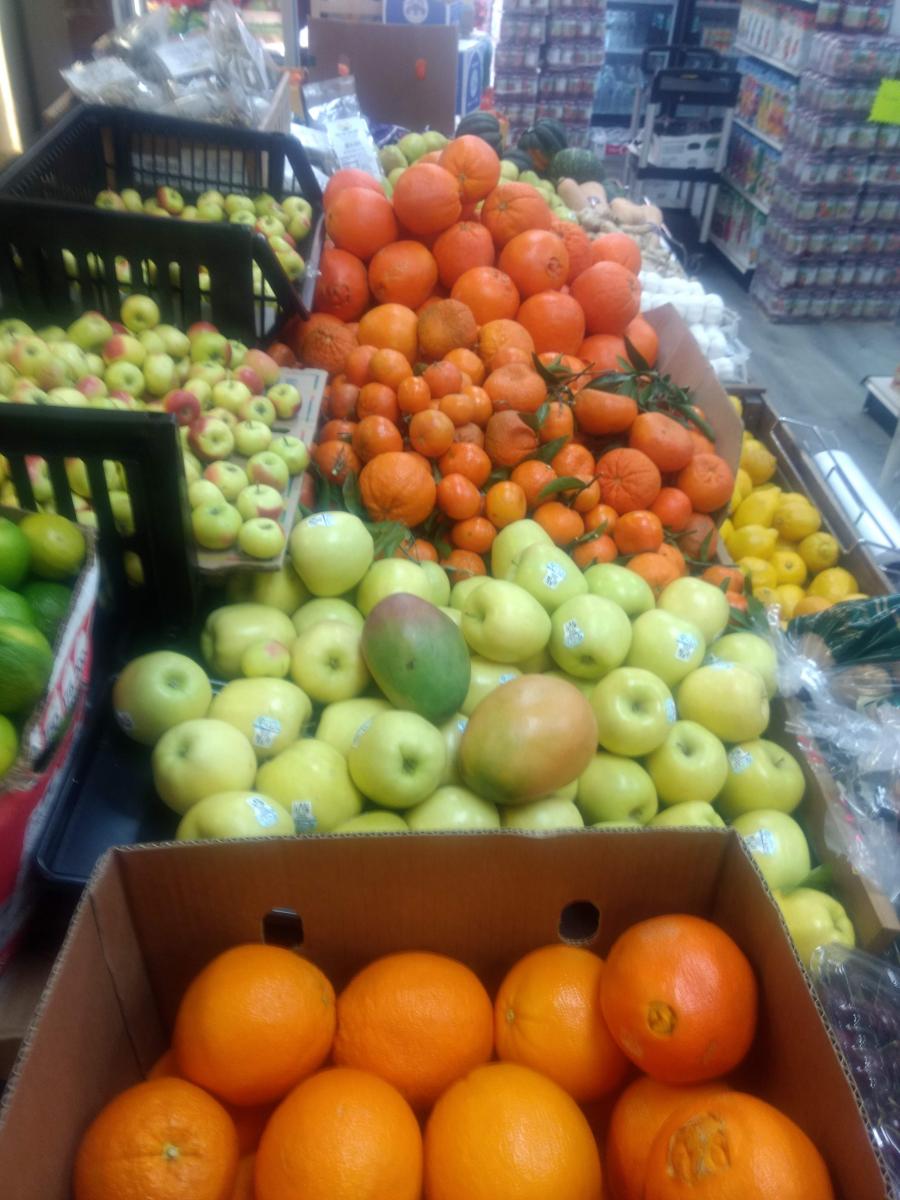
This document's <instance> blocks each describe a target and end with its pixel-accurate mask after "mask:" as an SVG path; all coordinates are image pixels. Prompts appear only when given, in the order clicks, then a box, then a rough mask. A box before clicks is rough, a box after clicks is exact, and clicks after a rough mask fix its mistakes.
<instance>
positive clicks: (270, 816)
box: [247, 796, 278, 829]
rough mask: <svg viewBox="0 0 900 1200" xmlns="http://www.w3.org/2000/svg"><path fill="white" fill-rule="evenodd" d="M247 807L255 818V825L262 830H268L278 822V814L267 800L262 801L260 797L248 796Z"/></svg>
mask: <svg viewBox="0 0 900 1200" xmlns="http://www.w3.org/2000/svg"><path fill="white" fill-rule="evenodd" d="M247 807H248V808H249V809H250V810H251V812H252V813H253V815H254V817H256V823H257V824H258V825H261V826H262V828H263V829H268V828H269V826H270V825H274V824H275V823H276V822H277V820H278V813H277V812H276V811H275V809H274V808H273V807H272V805H271V804H269V802H268V801H267V800H263V798H262V796H248V797H247Z"/></svg>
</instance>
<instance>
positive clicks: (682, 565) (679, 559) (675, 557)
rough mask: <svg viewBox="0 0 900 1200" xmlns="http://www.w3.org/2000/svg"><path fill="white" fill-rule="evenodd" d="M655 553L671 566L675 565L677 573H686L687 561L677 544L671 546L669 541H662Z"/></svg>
mask: <svg viewBox="0 0 900 1200" xmlns="http://www.w3.org/2000/svg"><path fill="white" fill-rule="evenodd" d="M656 553H657V554H659V555H661V556H662V557H663V558H664V559H666V560H667V561H668V562H670V563H671V564H672V566H673V567H675V569H676V570H677V572H678V574H679V575H687V573H688V568H687V563H686V562H685V560H684V555H683V554H682V553H681V551H680V550H679V549H678V547H677V546H673V545H672V544H671V542H663V544H662V545H661V546H660V548H659V549H658V550H657V551H656Z"/></svg>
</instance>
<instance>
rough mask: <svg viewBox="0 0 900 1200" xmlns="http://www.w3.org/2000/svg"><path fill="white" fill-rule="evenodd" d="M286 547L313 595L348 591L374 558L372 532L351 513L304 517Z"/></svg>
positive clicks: (336, 593)
mask: <svg viewBox="0 0 900 1200" xmlns="http://www.w3.org/2000/svg"><path fill="white" fill-rule="evenodd" d="M289 546H290V555H291V562H292V563H293V564H294V570H295V571H296V572H297V574H298V575H299V576H300V578H301V579H302V580H303V583H304V584H305V586H306V587H307V588H308V589H309V591H310V592H312V594H313V595H314V596H340V595H342V594H343V593H344V592H349V591H350V589H351V588H353V587H355V586H356V585H357V584H358V583H359V581H360V580H361V579H362V578H363V576H364V575H365V573H366V571H368V569H369V567H370V566H371V565H372V560H373V558H374V557H375V543H374V542H373V540H372V535H371V533H369V531H368V529H366V527H365V525H364V524H363V523H362V521H361V520H360V519H359V517H357V516H354V515H353V514H352V513H342V512H322V513H313V515H312V516H310V517H304V518H303V520H302V521H299V522H298V523H297V524H296V525H295V526H294V529H293V532H292V533H291V537H290V543H289Z"/></svg>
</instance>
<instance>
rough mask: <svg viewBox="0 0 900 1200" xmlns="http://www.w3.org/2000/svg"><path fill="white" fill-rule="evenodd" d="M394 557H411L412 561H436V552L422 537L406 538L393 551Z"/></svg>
mask: <svg viewBox="0 0 900 1200" xmlns="http://www.w3.org/2000/svg"><path fill="white" fill-rule="evenodd" d="M394 558H411V559H412V561H413V562H419V563H422V562H437V561H438V552H437V550H436V549H435V548H434V546H433V545H432V544H431V542H426V541H425V540H424V539H423V538H413V537H410V538H407V539H406V541H405V542H401V544H400V545H399V546H398V547H397V549H396V550H395V551H394Z"/></svg>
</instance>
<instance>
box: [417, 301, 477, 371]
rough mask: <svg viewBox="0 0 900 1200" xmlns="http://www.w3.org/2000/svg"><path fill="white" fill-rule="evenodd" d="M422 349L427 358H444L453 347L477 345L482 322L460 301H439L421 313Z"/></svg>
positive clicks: (419, 330)
mask: <svg viewBox="0 0 900 1200" xmlns="http://www.w3.org/2000/svg"><path fill="white" fill-rule="evenodd" d="M417 328H418V338H419V351H420V353H421V355H422V357H423V358H429V359H431V358H434V359H437V358H443V357H444V356H445V355H446V354H449V353H450V351H451V350H456V349H458V348H465V349H468V348H469V347H470V346H474V345H475V340H476V338H477V337H478V325H477V324H476V321H475V317H474V316H473V315H472V310H471V309H470V308H469V307H468V306H467V305H465V304H462V303H460V301H459V300H438V302H437V304H432V305H430V306H429V307H428V308H426V309H423V311H422V312H421V313H419V316H418V327H417Z"/></svg>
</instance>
